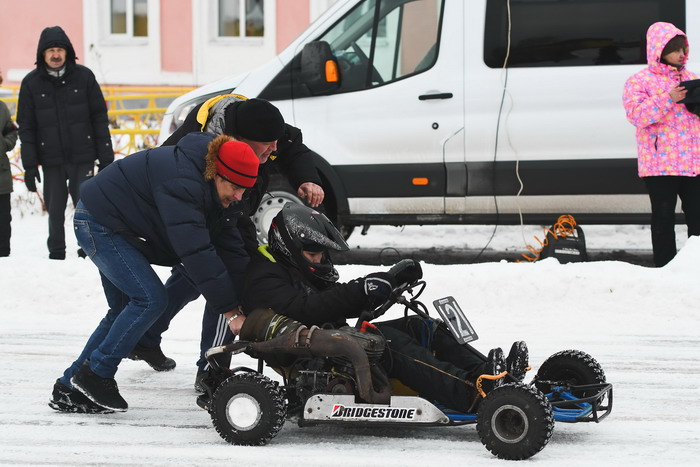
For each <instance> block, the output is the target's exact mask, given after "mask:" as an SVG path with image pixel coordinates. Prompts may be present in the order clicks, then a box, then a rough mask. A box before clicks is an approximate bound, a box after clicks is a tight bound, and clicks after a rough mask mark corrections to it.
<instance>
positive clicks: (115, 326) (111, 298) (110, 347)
mask: <svg viewBox="0 0 700 467" xmlns="http://www.w3.org/2000/svg"><path fill="white" fill-rule="evenodd" d="M81 207H82V204H79V205H78V209H76V213H75V218H74V224H75V232H76V237H77V239H78V243H79V245H80V247H81V248H83V250H85V252H86V253H87V255H88V256H89V257H90V259H91V260H92V261H93V263H95V265H96V266H97V267H98V269H99V270H100V274H101V276H102V277H103V282H102V284H103V287H104V290H105V297H106V298H107V300H108V303H109V305H110V311H109V312H108V314H107V316H105V318H104V319H103V320H102V322H101V323H100V325H99V326H98V328H97V329H96V330H95V332H94V333H93V336H91V337H90V339H89V340H88V343H87V344H86V346H85V349H83V352H82V353H81V357H82V356H87V358H88V359H89V362H90V369H91V370H92V371H93V372H94V373H95V374H96V375H97V376H99V377H101V378H113V377H114V374H115V373H116V371H117V367H118V365H119V363H120V362H121V360H122V359H124V358H125V357H126V356H127V355H128V353H129V352H130V351H131V349H133V348H134V346H135V345H136V342H137V341H138V340H139V338H140V337H141V336H142V335H143V333H144V332H145V330H146V329H148V327H149V326H151V324H153V322H154V321H155V320H156V319H157V318H158V316H160V314H161V313H162V311H163V310H164V309H165V306H166V304H167V295H166V293H165V287H164V286H163V284H162V283H161V281H160V279H159V277H158V275H157V274H156V273H155V271H154V270H153V268H152V267H151V265H150V264H149V262H148V260H147V259H146V258H145V257H144V256H143V255H142V254H141V253H140V252H139V251H138V250H136V249H135V248H134V247H133V246H132V245H131V244H129V242H127V241H126V240H125V239H124V238H123V237H122V236H121V235H119V234H116V233H115V232H113V231H112V230H111V229H109V228H107V227H104V226H102V225H101V224H99V223H98V222H96V221H95V219H94V218H93V217H92V216H91V215H90V214H89V213H88V212H87V211H85V210H84V209H82V208H81ZM125 295H126V296H128V297H129V300H128V302H127V304H126V306H125V307H124V308H123V309H122V310H116V309H117V308H118V307H119V305H120V304H121V303H123V301H125V298H124V296H125ZM79 358H80V357H79ZM82 363H83V362H82V361H78V360H76V362H74V363H73V365H71V367H70V368H68V369H67V370H66V373H65V374H64V377H67V378H68V380H70V377H71V376H73V375H74V374H75V373H76V372H77V370H78V368H79V367H80V365H81V364H82Z"/></svg>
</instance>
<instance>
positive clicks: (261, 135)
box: [224, 99, 284, 143]
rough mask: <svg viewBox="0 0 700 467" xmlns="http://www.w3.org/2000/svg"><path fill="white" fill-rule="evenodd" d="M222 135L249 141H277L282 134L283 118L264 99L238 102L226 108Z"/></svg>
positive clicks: (275, 108)
mask: <svg viewBox="0 0 700 467" xmlns="http://www.w3.org/2000/svg"><path fill="white" fill-rule="evenodd" d="M224 121H225V124H226V128H225V129H224V133H226V134H227V135H231V136H236V137H240V138H245V139H249V140H251V141H258V142H265V143H266V142H269V141H277V140H278V139H280V138H281V137H282V135H283V134H284V118H282V114H281V113H280V111H279V110H278V109H277V107H275V106H274V105H272V104H270V103H269V102H268V101H266V100H264V99H248V100H245V101H238V102H234V103H232V104H230V105H229V106H228V107H226V113H225V117H224Z"/></svg>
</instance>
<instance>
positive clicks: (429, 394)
mask: <svg viewBox="0 0 700 467" xmlns="http://www.w3.org/2000/svg"><path fill="white" fill-rule="evenodd" d="M375 325H376V326H377V327H378V328H379V330H380V331H381V332H382V334H384V337H385V338H386V339H387V345H388V346H389V352H387V353H385V361H384V367H385V368H386V370H387V373H388V374H389V376H390V377H392V378H397V379H398V380H399V381H401V382H402V383H403V384H405V385H406V386H408V387H410V388H411V389H413V390H414V391H417V392H418V393H419V394H420V395H421V396H423V397H425V398H427V399H432V400H436V401H438V402H440V403H441V404H444V405H445V406H447V407H449V408H451V409H453V410H458V411H460V412H467V411H468V410H469V408H470V407H471V406H472V403H473V402H474V397H475V395H476V390H475V389H474V387H473V386H472V385H470V384H467V383H466V382H467V381H469V382H471V383H473V382H474V381H475V379H476V378H477V377H478V376H479V375H481V374H482V373H483V372H484V371H483V370H484V366H485V363H486V362H485V360H484V359H483V357H481V356H480V355H479V354H478V353H475V352H472V351H471V350H470V349H469V348H468V347H465V346H463V345H460V344H459V343H458V342H457V341H455V340H454V338H453V337H452V336H451V335H450V334H449V333H446V332H443V331H442V330H437V331H436V332H435V333H434V334H433V335H432V336H431V337H428V340H429V342H428V341H425V340H424V339H422V337H421V335H422V332H421V331H420V330H419V329H418V327H419V326H421V325H422V322H421V320H418V319H412V318H401V319H398V320H393V321H387V322H383V323H375ZM416 330H418V334H417V333H416ZM413 336H415V337H416V338H414V337H413ZM421 340H423V342H420V341H421ZM425 344H428V345H429V346H430V349H428V348H426V347H425V346H424V345H425Z"/></svg>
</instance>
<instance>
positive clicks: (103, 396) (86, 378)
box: [70, 360, 129, 412]
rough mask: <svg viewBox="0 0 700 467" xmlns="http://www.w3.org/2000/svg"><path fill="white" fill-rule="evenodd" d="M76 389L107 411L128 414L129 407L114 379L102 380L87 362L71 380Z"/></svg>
mask: <svg viewBox="0 0 700 467" xmlns="http://www.w3.org/2000/svg"><path fill="white" fill-rule="evenodd" d="M70 383H71V384H72V385H73V387H74V388H75V389H77V390H78V391H80V392H82V393H83V394H85V395H86V396H87V398H88V399H90V400H91V401H93V402H94V403H95V404H97V405H100V406H102V407H104V408H105V409H110V410H114V411H116V412H126V409H128V408H129V405H128V404H127V403H126V401H125V400H124V399H123V398H122V396H121V394H119V388H118V387H117V382H116V381H115V380H114V378H100V377H99V376H97V375H96V374H95V373H93V372H92V370H91V369H90V363H88V361H87V360H85V362H84V363H83V365H82V366H81V367H80V369H79V370H78V372H77V373H76V374H74V375H73V377H72V378H71V379H70Z"/></svg>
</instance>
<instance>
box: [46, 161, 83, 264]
mask: <svg viewBox="0 0 700 467" xmlns="http://www.w3.org/2000/svg"><path fill="white" fill-rule="evenodd" d="M42 171H43V173H44V180H43V181H44V203H45V204H46V210H47V211H48V213H49V239H48V241H47V246H48V247H49V253H54V254H58V255H60V254H61V253H63V254H65V252H66V233H65V230H64V223H65V220H66V219H65V214H66V204H67V203H68V195H69V194H70V197H71V200H72V201H73V206H77V205H78V201H79V200H80V184H81V183H83V182H84V181H85V180H87V179H88V178H90V177H92V175H93V172H94V163H92V162H90V163H80V164H63V165H56V166H51V167H42Z"/></svg>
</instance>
